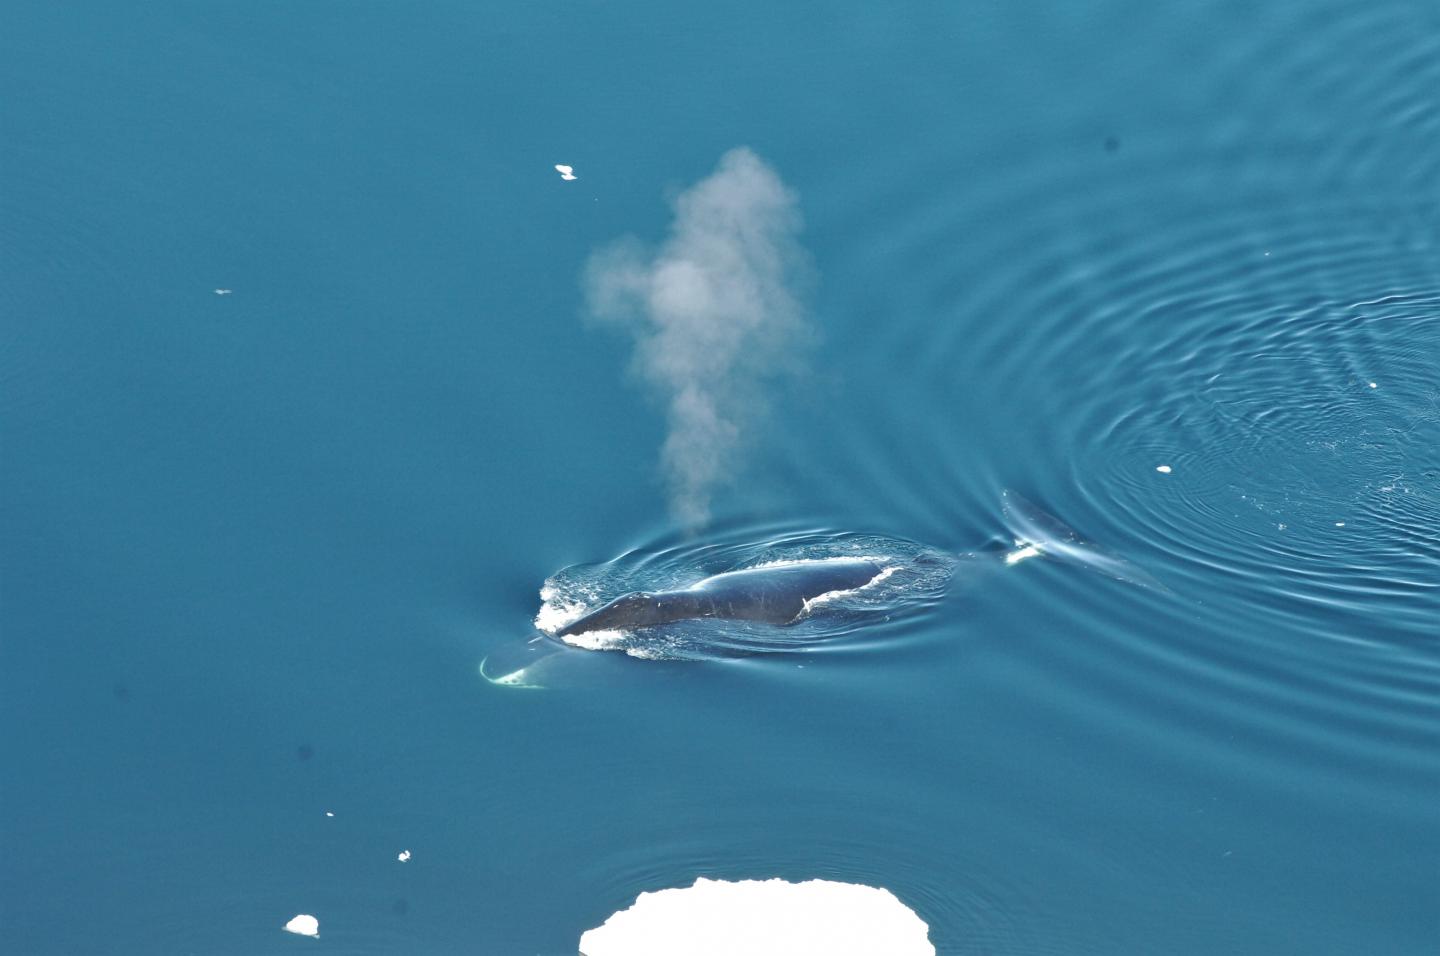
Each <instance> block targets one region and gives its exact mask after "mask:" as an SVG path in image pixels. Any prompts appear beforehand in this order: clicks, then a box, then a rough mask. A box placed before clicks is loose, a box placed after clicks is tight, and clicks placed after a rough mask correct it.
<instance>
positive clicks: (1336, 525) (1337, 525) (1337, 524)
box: [1335, 521, 1345, 528]
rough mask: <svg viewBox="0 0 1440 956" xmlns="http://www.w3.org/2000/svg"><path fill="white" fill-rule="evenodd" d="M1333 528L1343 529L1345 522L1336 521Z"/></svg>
mask: <svg viewBox="0 0 1440 956" xmlns="http://www.w3.org/2000/svg"><path fill="white" fill-rule="evenodd" d="M1335 527H1337V528H1343V527H1345V522H1343V521H1337V522H1335Z"/></svg>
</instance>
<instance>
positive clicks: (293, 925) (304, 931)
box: [285, 913, 320, 939]
mask: <svg viewBox="0 0 1440 956" xmlns="http://www.w3.org/2000/svg"><path fill="white" fill-rule="evenodd" d="M285 932H287V933H294V934H295V935H296V936H310V937H313V938H316V939H318V938H319V937H320V921H319V920H318V919H316V918H315V917H313V916H307V915H306V914H304V913H301V914H300V915H298V916H296V917H295V918H293V919H292V920H290V922H288V923H286V924H285Z"/></svg>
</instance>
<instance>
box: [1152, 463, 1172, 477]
mask: <svg viewBox="0 0 1440 956" xmlns="http://www.w3.org/2000/svg"><path fill="white" fill-rule="evenodd" d="M1155 470H1156V471H1158V472H1160V474H1162V475H1168V474H1170V471H1171V468H1170V466H1169V465H1156V466H1155Z"/></svg>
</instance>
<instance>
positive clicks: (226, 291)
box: [215, 289, 1374, 388]
mask: <svg viewBox="0 0 1440 956" xmlns="http://www.w3.org/2000/svg"><path fill="white" fill-rule="evenodd" d="M234 291H235V290H234V289H216V290H215V294H216V295H230V294H231V293H233V292H234ZM1371 387H1372V388H1373V387H1374V386H1371Z"/></svg>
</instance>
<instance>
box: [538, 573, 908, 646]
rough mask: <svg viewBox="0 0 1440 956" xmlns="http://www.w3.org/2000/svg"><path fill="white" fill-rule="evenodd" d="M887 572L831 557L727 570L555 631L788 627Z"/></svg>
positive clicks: (639, 594) (627, 600)
mask: <svg viewBox="0 0 1440 956" xmlns="http://www.w3.org/2000/svg"><path fill="white" fill-rule="evenodd" d="M884 573H885V568H884V567H882V566H881V565H880V564H879V563H877V562H876V561H872V560H870V559H868V558H828V559H821V560H811V561H791V562H787V563H784V564H775V565H767V566H764V567H758V568H748V569H746V570H743V571H728V572H726V573H724V574H717V575H715V576H714V577H709V578H706V579H704V580H703V581H699V582H697V583H695V584H693V585H691V586H690V587H688V588H685V589H683V590H678V591H657V592H644V591H635V592H632V593H630V594H625V595H622V596H620V597H618V598H616V599H615V600H613V601H611V602H610V603H609V604H606V605H605V606H604V607H602V608H600V609H599V610H596V611H593V612H591V613H590V614H587V615H585V616H584V617H582V618H580V619H579V620H576V621H573V622H571V623H570V624H567V625H566V626H565V627H563V628H561V629H560V630H559V631H557V632H556V635H557V636H558V637H570V636H572V635H575V634H584V633H586V632H587V631H608V630H618V631H624V630H631V629H633V628H637V627H654V626H656V625H659V624H669V623H671V622H673V621H685V620H695V619H698V618H720V619H724V620H740V621H760V622H763V623H766V624H776V625H783V624H789V623H791V622H793V621H794V620H796V619H797V618H799V617H800V616H801V615H802V614H803V613H804V612H805V609H806V606H807V605H808V604H809V603H810V602H811V601H813V600H815V599H816V598H817V597H819V596H820V595H822V594H831V593H834V592H837V591H853V590H855V589H856V588H860V587H864V586H865V585H867V584H869V583H870V582H872V581H874V580H875V579H876V578H878V577H880V576H881V575H882V574H884Z"/></svg>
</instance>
